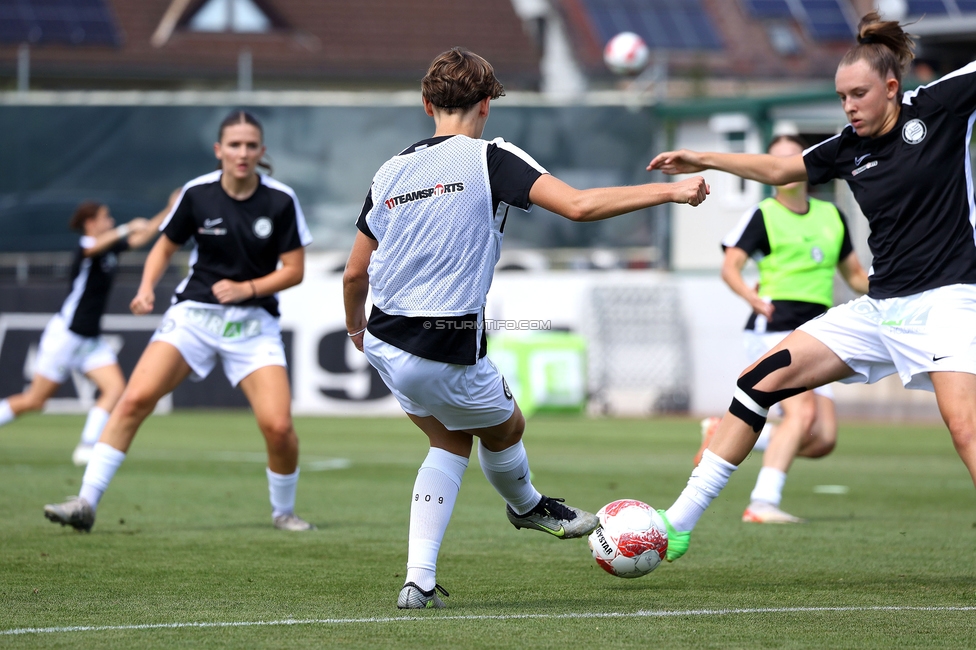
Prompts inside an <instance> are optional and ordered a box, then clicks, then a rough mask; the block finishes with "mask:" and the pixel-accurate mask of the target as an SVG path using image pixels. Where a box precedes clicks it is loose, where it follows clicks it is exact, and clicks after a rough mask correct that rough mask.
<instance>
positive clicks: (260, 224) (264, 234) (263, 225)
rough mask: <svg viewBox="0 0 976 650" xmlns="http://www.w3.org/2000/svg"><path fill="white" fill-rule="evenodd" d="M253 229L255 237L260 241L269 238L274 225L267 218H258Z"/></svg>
mask: <svg viewBox="0 0 976 650" xmlns="http://www.w3.org/2000/svg"><path fill="white" fill-rule="evenodd" d="M253 228H254V234H255V236H257V237H258V238H260V239H267V238H268V237H270V236H271V231H272V230H274V224H273V223H271V219H268V218H267V217H258V218H257V219H256V220H255V221H254V226H253Z"/></svg>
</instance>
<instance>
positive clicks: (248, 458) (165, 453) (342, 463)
mask: <svg viewBox="0 0 976 650" xmlns="http://www.w3.org/2000/svg"><path fill="white" fill-rule="evenodd" d="M131 458H133V459H136V460H175V461H184V462H189V461H201V460H204V461H214V462H223V463H267V462H268V455H267V454H266V453H263V452H250V451H211V452H206V451H204V452H200V453H198V454H193V455H191V454H188V453H186V452H183V451H176V450H174V451H170V450H166V449H159V450H153V449H150V450H145V451H140V452H138V455H135V454H134V455H132V456H131ZM299 464H300V466H301V468H302V469H304V470H305V471H306V472H325V471H329V470H335V469H348V468H349V467H352V461H351V460H349V459H348V458H328V457H325V456H303V457H301V458H299Z"/></svg>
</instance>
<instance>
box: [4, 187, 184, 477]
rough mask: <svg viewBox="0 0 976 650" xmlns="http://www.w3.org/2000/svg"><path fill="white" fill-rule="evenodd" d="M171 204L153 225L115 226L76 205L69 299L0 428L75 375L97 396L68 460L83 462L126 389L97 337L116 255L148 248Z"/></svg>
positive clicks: (96, 210)
mask: <svg viewBox="0 0 976 650" xmlns="http://www.w3.org/2000/svg"><path fill="white" fill-rule="evenodd" d="M175 199H176V195H175V194H174V195H173V196H170V203H169V205H167V206H166V209H164V210H163V211H162V212H160V213H159V214H157V215H156V216H155V217H153V219H152V220H146V219H142V218H140V217H137V218H135V219H133V220H132V221H129V222H128V223H125V224H122V225H121V226H118V227H116V225H115V220H114V219H113V218H112V214H111V213H110V212H109V209H108V206H107V205H103V204H100V203H95V202H93V201H86V202H84V203H82V204H81V205H79V206H78V208H77V209H76V210H75V212H74V214H73V215H72V216H71V219H70V221H69V222H68V226H69V227H70V228H71V229H72V230H74V231H76V232H79V233H81V239H80V240H79V242H78V248H76V249H75V257H74V261H73V262H72V263H71V284H70V289H69V290H68V297H67V298H65V300H64V303H63V304H62V305H61V310H60V311H59V312H58V313H57V314H56V315H55V316H54V318H52V319H51V320H50V321H49V322H48V324H47V327H45V328H44V333H43V334H42V335H41V343H40V346H39V347H38V350H37V369H36V371H35V372H34V378H33V380H32V381H31V384H30V386H29V387H28V388H27V390H26V391H24V392H23V393H18V394H17V395H11V396H10V397H8V398H6V399H4V400H0V426H3V425H4V424H7V423H8V422H10V421H12V420H14V419H15V418H17V417H20V416H21V415H23V414H24V413H28V412H30V411H39V410H41V409H42V408H44V404H45V403H47V401H48V400H49V399H50V398H51V397H52V396H53V395H54V393H55V392H57V390H58V388H59V387H60V386H61V384H63V383H64V382H65V381H67V379H68V377H70V376H71V372H72V371H78V372H80V373H82V374H84V375H85V376H86V377H88V378H89V379H90V380H91V381H92V382H94V384H95V385H96V386H97V387H98V392H99V396H98V399H97V400H96V401H95V405H94V406H93V407H91V409H90V410H89V411H88V418H87V419H86V420H85V427H84V428H83V429H82V430H81V441H80V442H79V443H78V446H76V447H75V450H74V453H72V455H71V459H72V461H73V462H74V464H75V465H84V464H86V463H87V462H88V458H89V456H90V455H91V450H92V447H93V445H94V444H95V442H97V441H98V437H99V436H100V435H101V433H102V429H103V428H104V427H105V423H106V422H107V421H108V414H109V412H111V410H112V407H114V406H115V403H116V402H117V401H119V396H120V395H122V389H123V388H125V378H124V377H123V376H122V369H121V368H120V367H119V362H118V359H116V357H115V350H113V349H112V348H111V346H109V344H108V343H107V342H106V341H105V339H103V338H102V337H101V322H102V314H103V313H104V312H105V305H106V303H107V302H108V294H109V291H111V289H112V282H113V281H114V280H115V274H116V272H117V271H118V268H119V260H118V255H119V253H121V252H122V251H125V250H128V249H129V248H139V247H140V246H144V245H146V244H147V243H149V241H150V240H151V239H152V238H153V237H155V236H156V231H157V228H159V224H160V223H162V221H163V218H164V217H165V216H166V214H167V213H168V212H169V210H170V208H171V207H172V204H173V201H174V200H175Z"/></svg>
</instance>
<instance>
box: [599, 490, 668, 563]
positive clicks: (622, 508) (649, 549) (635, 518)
mask: <svg viewBox="0 0 976 650" xmlns="http://www.w3.org/2000/svg"><path fill="white" fill-rule="evenodd" d="M596 516H597V517H599V519H600V526H599V527H598V528H597V529H596V530H594V531H593V532H592V533H590V538H589V542H590V552H591V553H593V559H595V560H596V563H597V564H599V565H600V567H601V568H602V569H603V570H604V571H606V572H607V573H610V574H612V575H615V576H618V577H620V578H639V577H641V576H644V575H647V574H648V573H650V572H651V571H653V570H654V569H656V568H657V565H659V564H660V563H661V560H663V559H664V556H665V554H667V552H668V530H667V526H666V525H665V523H664V520H663V519H661V515H659V514H657V512H655V511H654V508H652V507H651V506H649V505H647V504H646V503H643V502H641V501H636V500H634V499H622V500H620V501H614V502H613V503H608V504H607V505H605V506H603V507H602V508H600V511H599V512H597V513H596Z"/></svg>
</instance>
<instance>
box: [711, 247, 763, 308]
mask: <svg viewBox="0 0 976 650" xmlns="http://www.w3.org/2000/svg"><path fill="white" fill-rule="evenodd" d="M748 261H749V255H748V254H747V253H746V252H745V251H744V250H742V249H741V248H736V247H735V246H729V247H728V248H726V249H725V260H724V261H723V262H722V279H723V280H725V284H727V285H729V288H730V289H732V291H734V292H736V293H737V294H739V295H740V296H742V299H743V300H745V301H746V302H747V303H749V306H750V307H752V310H753V311H754V312H756V313H757V314H762V315H763V316H765V317H766V318H771V317H772V315H773V305H772V304H771V303H768V302H766V301H765V300H763V299H762V298H760V297H759V293H758V292H757V291H756V290H755V288H753V287H751V286H749V284H748V283H747V282H746V281H745V280H744V279H743V278H742V269H743V268H745V265H746V262H748Z"/></svg>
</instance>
